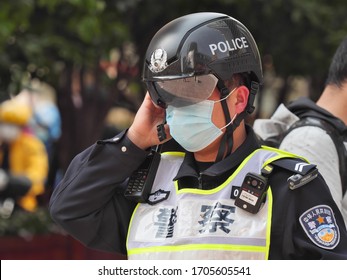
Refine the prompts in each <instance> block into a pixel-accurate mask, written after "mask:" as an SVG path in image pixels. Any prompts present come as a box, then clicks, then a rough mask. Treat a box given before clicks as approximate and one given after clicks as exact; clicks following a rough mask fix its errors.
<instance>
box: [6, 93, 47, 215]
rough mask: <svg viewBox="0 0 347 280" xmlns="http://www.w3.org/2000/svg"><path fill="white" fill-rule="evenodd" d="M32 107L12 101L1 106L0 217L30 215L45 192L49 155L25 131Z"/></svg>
mask: <svg viewBox="0 0 347 280" xmlns="http://www.w3.org/2000/svg"><path fill="white" fill-rule="evenodd" d="M31 117H32V110H31V108H30V107H29V106H28V105H26V104H24V103H23V102H19V101H17V100H14V99H11V100H6V101H4V102H2V103H1V104H0V217H2V218H8V217H10V216H11V214H12V213H13V211H14V210H17V209H22V210H25V211H30V212H33V211H35V210H36V209H37V206H38V200H37V196H38V195H41V194H43V193H44V190H45V188H44V183H45V181H46V179H47V174H48V155H47V152H46V149H45V147H44V144H43V143H42V142H41V141H40V140H39V139H38V138H37V137H36V136H34V135H33V134H32V133H31V132H30V129H28V123H29V121H30V119H31Z"/></svg>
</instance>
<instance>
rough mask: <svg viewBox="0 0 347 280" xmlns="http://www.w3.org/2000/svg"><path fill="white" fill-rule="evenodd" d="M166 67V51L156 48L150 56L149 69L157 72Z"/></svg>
mask: <svg viewBox="0 0 347 280" xmlns="http://www.w3.org/2000/svg"><path fill="white" fill-rule="evenodd" d="M166 67H167V53H166V51H165V50H163V49H156V50H155V51H154V52H153V53H152V56H151V64H150V65H149V69H150V70H151V71H152V72H153V73H158V72H161V71H163V70H165V69H166Z"/></svg>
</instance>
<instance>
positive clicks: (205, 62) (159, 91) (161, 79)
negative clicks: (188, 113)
mask: <svg viewBox="0 0 347 280" xmlns="http://www.w3.org/2000/svg"><path fill="white" fill-rule="evenodd" d="M237 73H249V78H250V81H251V82H255V83H256V84H257V85H259V84H261V83H262V79H263V74H262V67H261V59H260V56H259V51H258V48H257V45H256V43H255V41H254V39H253V36H252V35H251V33H250V32H249V31H248V29H247V28H246V27H245V26H244V25H243V24H242V23H241V22H239V21H238V20H236V19H234V18H232V17H230V16H228V15H225V14H220V13H209V12H202V13H194V14H189V15H186V16H183V17H180V18H177V19H175V20H173V21H171V22H169V23H168V24H166V25H165V26H164V27H162V28H161V29H160V30H159V31H158V32H157V33H156V34H155V35H154V37H153V38H152V40H151V42H150V44H149V46H148V49H147V52H146V58H145V62H144V68H143V81H144V82H145V83H146V85H147V88H148V91H149V93H150V95H151V98H152V99H153V101H154V102H155V103H156V104H158V105H160V106H162V107H165V106H166V105H168V104H172V105H173V106H184V105H186V104H187V102H188V103H190V104H191V103H195V102H198V101H199V100H204V99H207V98H208V96H206V95H205V93H204V92H203V91H202V90H201V89H203V88H205V89H208V90H210V89H209V87H208V85H209V84H210V83H212V85H211V86H210V87H213V88H214V87H215V86H216V84H217V82H218V80H220V81H225V80H228V79H230V78H231V77H232V75H233V74H237ZM178 79H179V80H180V81H182V80H183V81H185V82H194V81H195V84H194V87H191V88H197V90H195V91H191V88H189V90H188V91H182V90H181V89H182V88H184V87H186V85H187V83H185V84H184V87H182V88H181V89H180V88H179V87H180V84H179V82H178V81H176V80H178ZM213 83H214V85H213ZM197 84H200V88H199V87H196V85H197ZM252 87H253V86H252ZM170 89H171V90H170ZM172 89H177V90H176V91H173V90H172ZM256 91H258V87H256ZM206 92H207V90H206ZM211 93H212V91H210V92H209V94H211ZM181 101H182V103H180V102H181ZM252 103H253V100H252ZM250 105H252V104H250Z"/></svg>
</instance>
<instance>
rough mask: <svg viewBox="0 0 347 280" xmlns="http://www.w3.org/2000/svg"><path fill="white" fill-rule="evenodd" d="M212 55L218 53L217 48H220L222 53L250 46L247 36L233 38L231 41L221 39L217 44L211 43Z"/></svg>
mask: <svg viewBox="0 0 347 280" xmlns="http://www.w3.org/2000/svg"><path fill="white" fill-rule="evenodd" d="M209 47H210V50H211V53H212V55H215V54H216V50H219V51H220V52H222V53H225V52H228V51H236V50H240V49H245V48H248V47H249V45H248V42H247V40H246V37H240V38H235V39H231V40H230V41H227V40H226V41H220V42H218V43H217V44H210V45H209Z"/></svg>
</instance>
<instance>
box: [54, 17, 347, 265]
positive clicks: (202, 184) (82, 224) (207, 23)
mask: <svg viewBox="0 0 347 280" xmlns="http://www.w3.org/2000/svg"><path fill="white" fill-rule="evenodd" d="M143 79H144V81H145V83H146V86H147V89H148V93H147V94H146V96H145V99H144V101H143V103H142V105H141V106H140V108H139V110H138V112H137V114H136V117H135V119H134V122H133V124H132V125H131V126H130V128H129V129H128V130H126V131H123V132H122V133H120V134H119V135H117V136H115V137H114V138H112V139H108V140H103V141H99V142H98V143H96V144H94V145H92V146H91V147H89V148H88V149H86V150H85V151H83V152H81V153H80V154H79V155H77V156H76V157H75V158H74V159H73V161H72V162H71V164H70V166H69V168H68V170H67V172H66V174H65V177H64V179H63V180H62V182H61V183H60V185H59V186H58V187H57V188H56V189H55V191H54V193H53V195H52V198H51V202H50V211H51V215H52V217H53V219H54V220H55V221H56V222H57V223H59V224H60V225H61V226H62V227H63V228H65V229H66V230H67V231H68V232H69V233H70V234H71V235H72V236H74V237H75V238H76V239H78V240H80V241H81V242H82V243H84V244H85V245H86V246H89V247H92V248H96V249H101V250H106V251H111V252H118V253H122V254H125V255H127V257H128V258H129V259H347V233H346V230H345V227H344V225H343V220H342V217H341V213H340V212H339V210H338V208H337V207H336V205H335V203H334V201H333V199H332V197H331V195H330V193H329V190H328V188H327V186H326V184H325V182H324V180H323V179H322V177H321V175H320V174H319V173H318V172H317V169H316V167H315V165H313V164H310V163H308V162H307V161H305V160H304V159H303V158H300V157H298V156H295V155H293V154H290V153H287V152H284V151H281V150H277V149H273V148H267V147H261V146H260V145H259V143H258V142H257V138H256V136H255V134H254V132H253V130H252V129H251V127H250V126H248V125H246V124H245V121H244V119H245V117H246V116H247V115H248V114H250V113H252V111H253V110H254V107H253V101H254V98H255V96H256V94H257V92H258V90H259V86H260V84H261V83H262V68H261V60H260V56H259V52H258V48H257V45H256V43H255V41H254V39H253V37H252V35H251V34H250V32H249V31H248V30H247V28H246V27H245V26H244V25H243V24H242V23H240V22H239V21H237V20H236V19H234V18H232V17H230V16H228V15H225V14H219V13H195V14H190V15H186V16H183V17H180V18H178V19H176V20H173V21H171V22H170V23H168V24H167V25H165V26H164V27H162V28H161V29H160V30H159V31H158V32H157V33H156V34H155V36H154V37H153V38H152V40H151V42H150V44H149V47H148V50H147V53H146V59H145V63H144V68H143ZM177 143H178V144H179V145H176V144H177ZM153 147H155V148H153ZM158 151H161V154H160V153H158Z"/></svg>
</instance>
